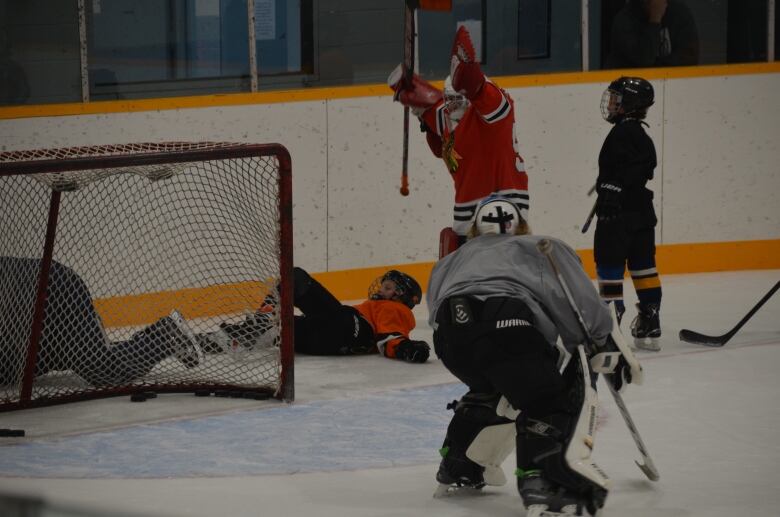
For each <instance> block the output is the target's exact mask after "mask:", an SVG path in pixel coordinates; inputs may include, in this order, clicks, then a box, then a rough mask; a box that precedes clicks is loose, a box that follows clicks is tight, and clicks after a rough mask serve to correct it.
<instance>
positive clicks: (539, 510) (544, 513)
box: [525, 504, 577, 517]
mask: <svg viewBox="0 0 780 517" xmlns="http://www.w3.org/2000/svg"><path fill="white" fill-rule="evenodd" d="M547 508H549V507H548V506H547V505H546V504H532V505H531V506H529V507H528V508H527V510H526V513H525V517H566V516H576V515H577V507H576V506H575V505H567V506H564V507H563V508H561V511H560V512H553V511H551V510H548V509H547Z"/></svg>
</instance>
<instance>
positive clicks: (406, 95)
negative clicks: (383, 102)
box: [387, 64, 444, 116]
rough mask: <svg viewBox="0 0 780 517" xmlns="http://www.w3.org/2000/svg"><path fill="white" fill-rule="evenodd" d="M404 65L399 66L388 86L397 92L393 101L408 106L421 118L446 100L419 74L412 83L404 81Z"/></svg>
mask: <svg viewBox="0 0 780 517" xmlns="http://www.w3.org/2000/svg"><path fill="white" fill-rule="evenodd" d="M403 68H404V67H403V64H399V65H398V66H397V67H396V68H395V70H393V71H392V72H391V73H390V76H389V77H388V78H387V85H388V86H389V87H390V88H391V89H392V90H393V91H394V92H395V95H394V96H393V100H395V101H399V102H400V103H401V104H403V105H404V106H408V107H409V108H411V109H412V111H414V113H415V115H417V116H419V115H420V114H421V113H422V112H424V111H425V110H426V109H428V108H430V107H432V106H435V105H436V104H437V103H438V102H439V101H441V100H442V98H444V95H443V94H442V92H441V90H439V89H438V88H436V87H435V86H433V85H432V84H430V83H429V82H427V81H425V80H423V79H421V78H420V76H418V75H417V74H414V75H412V80H411V81H408V82H407V81H406V80H405V79H404V70H403Z"/></svg>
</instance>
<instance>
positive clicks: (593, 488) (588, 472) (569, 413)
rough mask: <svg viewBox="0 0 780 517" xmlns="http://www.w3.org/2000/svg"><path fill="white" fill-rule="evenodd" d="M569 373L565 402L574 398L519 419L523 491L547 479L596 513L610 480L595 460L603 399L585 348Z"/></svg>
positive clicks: (575, 357) (520, 480)
mask: <svg viewBox="0 0 780 517" xmlns="http://www.w3.org/2000/svg"><path fill="white" fill-rule="evenodd" d="M566 373H567V377H569V378H570V380H571V384H570V388H569V392H568V394H567V397H565V400H568V401H570V402H569V403H568V404H567V405H561V406H559V407H558V408H556V409H553V411H551V412H549V413H547V414H534V415H525V416H524V418H522V420H521V421H519V422H518V424H519V425H518V428H519V431H518V437H517V467H518V490H519V491H520V493H521V495H523V494H524V493H525V495H524V498H525V497H526V496H528V495H529V493H528V487H527V486H526V485H527V484H528V483H529V482H532V481H534V480H535V479H537V478H542V479H543V480H544V481H545V483H546V484H547V485H551V486H553V487H556V486H557V487H562V488H563V490H564V491H565V492H568V493H571V494H572V496H573V497H576V498H577V499H578V500H580V501H581V502H582V504H583V506H586V507H588V509H589V510H590V511H591V513H595V511H596V510H597V509H598V508H600V507H601V506H603V504H604V500H605V498H606V495H607V490H608V489H609V486H610V480H609V478H608V477H607V475H606V474H605V473H604V471H603V470H601V468H599V467H598V465H596V464H595V463H594V462H593V461H592V460H591V451H592V449H593V433H594V430H595V426H596V409H597V404H598V399H597V395H596V391H595V389H594V388H593V385H592V380H591V379H592V376H591V373H590V369H589V368H588V361H587V357H586V355H585V351H584V349H583V347H582V346H580V347H579V348H578V354H577V355H575V356H574V358H573V360H572V362H571V364H570V365H569V368H568V369H567V372H566ZM562 400H564V399H562ZM545 490H547V489H545ZM548 491H549V490H548ZM549 492H550V493H551V494H552V493H554V492H555V490H551V491H549ZM533 496H534V497H543V495H539V494H533ZM524 500H525V499H524ZM535 503H536V501H535V499H534V504H535Z"/></svg>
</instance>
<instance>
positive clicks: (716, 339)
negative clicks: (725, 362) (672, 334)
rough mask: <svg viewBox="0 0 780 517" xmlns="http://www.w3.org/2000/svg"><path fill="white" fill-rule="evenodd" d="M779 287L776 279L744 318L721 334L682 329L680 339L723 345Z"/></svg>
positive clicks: (703, 343) (779, 283)
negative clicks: (713, 334)
mask: <svg viewBox="0 0 780 517" xmlns="http://www.w3.org/2000/svg"><path fill="white" fill-rule="evenodd" d="M778 289H780V281H778V282H777V283H776V284H775V285H774V287H772V289H770V290H769V292H768V293H766V294H765V295H764V297H763V298H761V299H760V300H759V301H758V303H757V304H756V305H755V306H754V307H753V308H752V309H750V312H748V313H747V314H746V315H745V317H744V318H742V319H741V320H739V323H737V324H736V325H735V326H734V328H733V329H731V330H729V331H728V332H726V333H725V334H723V335H722V336H708V335H706V334H699V333H698V332H694V331H693V330H688V329H682V330H681V331H680V341H687V342H688V343H695V344H697V345H706V346H713V347H716V346H723V345H725V344H726V342H727V341H728V340H729V339H731V338H732V337H734V334H736V333H737V331H738V330H739V329H741V328H742V326H743V325H744V324H745V323H747V321H748V320H749V319H750V318H752V317H753V315H754V314H755V313H756V312H757V311H758V309H760V308H761V306H762V305H764V304H765V303H766V302H767V300H769V299H770V298H771V297H772V295H773V294H775V292H776V291H777V290H778Z"/></svg>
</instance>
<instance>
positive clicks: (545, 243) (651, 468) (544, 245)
mask: <svg viewBox="0 0 780 517" xmlns="http://www.w3.org/2000/svg"><path fill="white" fill-rule="evenodd" d="M536 248H537V249H538V250H539V252H540V253H541V254H542V255H544V256H545V257H547V260H548V262H549V263H550V266H551V267H552V269H553V271H554V272H555V276H556V278H557V279H558V283H559V284H560V285H561V289H563V292H564V294H565V295H566V300H567V301H568V302H569V306H570V307H571V310H572V312H574V315H575V316H576V317H577V323H579V325H580V330H582V333H583V334H584V335H585V340H586V342H587V345H588V349H589V351H592V350H593V347H594V345H595V342H594V341H593V338H592V337H591V335H590V331H589V330H588V327H587V325H585V320H584V319H583V317H582V313H581V312H580V309H579V308H578V307H577V304H576V303H575V301H574V296H573V295H572V294H571V290H570V289H569V284H568V283H567V282H566V279H565V278H563V275H562V274H561V272H560V270H559V269H558V264H557V263H556V262H555V258H554V257H553V255H552V242H551V241H549V240H548V239H541V240H540V241H539V242H538V243H536ZM607 387H608V388H609V391H610V393H612V398H614V399H615V404H616V405H617V407H618V410H619V411H620V414H621V416H622V417H623V420H624V421H625V423H626V427H628V430H629V431H630V432H631V437H632V438H633V439H634V443H635V444H636V448H637V449H638V450H639V454H641V455H642V461H643V463H639V462H638V461H634V463H636V465H637V467H639V469H640V470H641V471H642V472H643V473H644V474H645V476H647V479H649V480H650V481H658V479H659V478H660V476H659V474H658V469H656V468H655V464H654V463H653V460H652V458H651V457H650V454H649V453H648V452H647V447H645V442H644V441H643V440H642V437H641V436H640V434H639V430H638V429H637V428H636V425H635V424H634V419H633V418H631V414H630V413H629V412H628V407H626V403H625V402H624V401H623V397H621V396H620V393H618V391H617V390H616V389H615V388H614V386H612V383H611V382H609V381H607Z"/></svg>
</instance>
